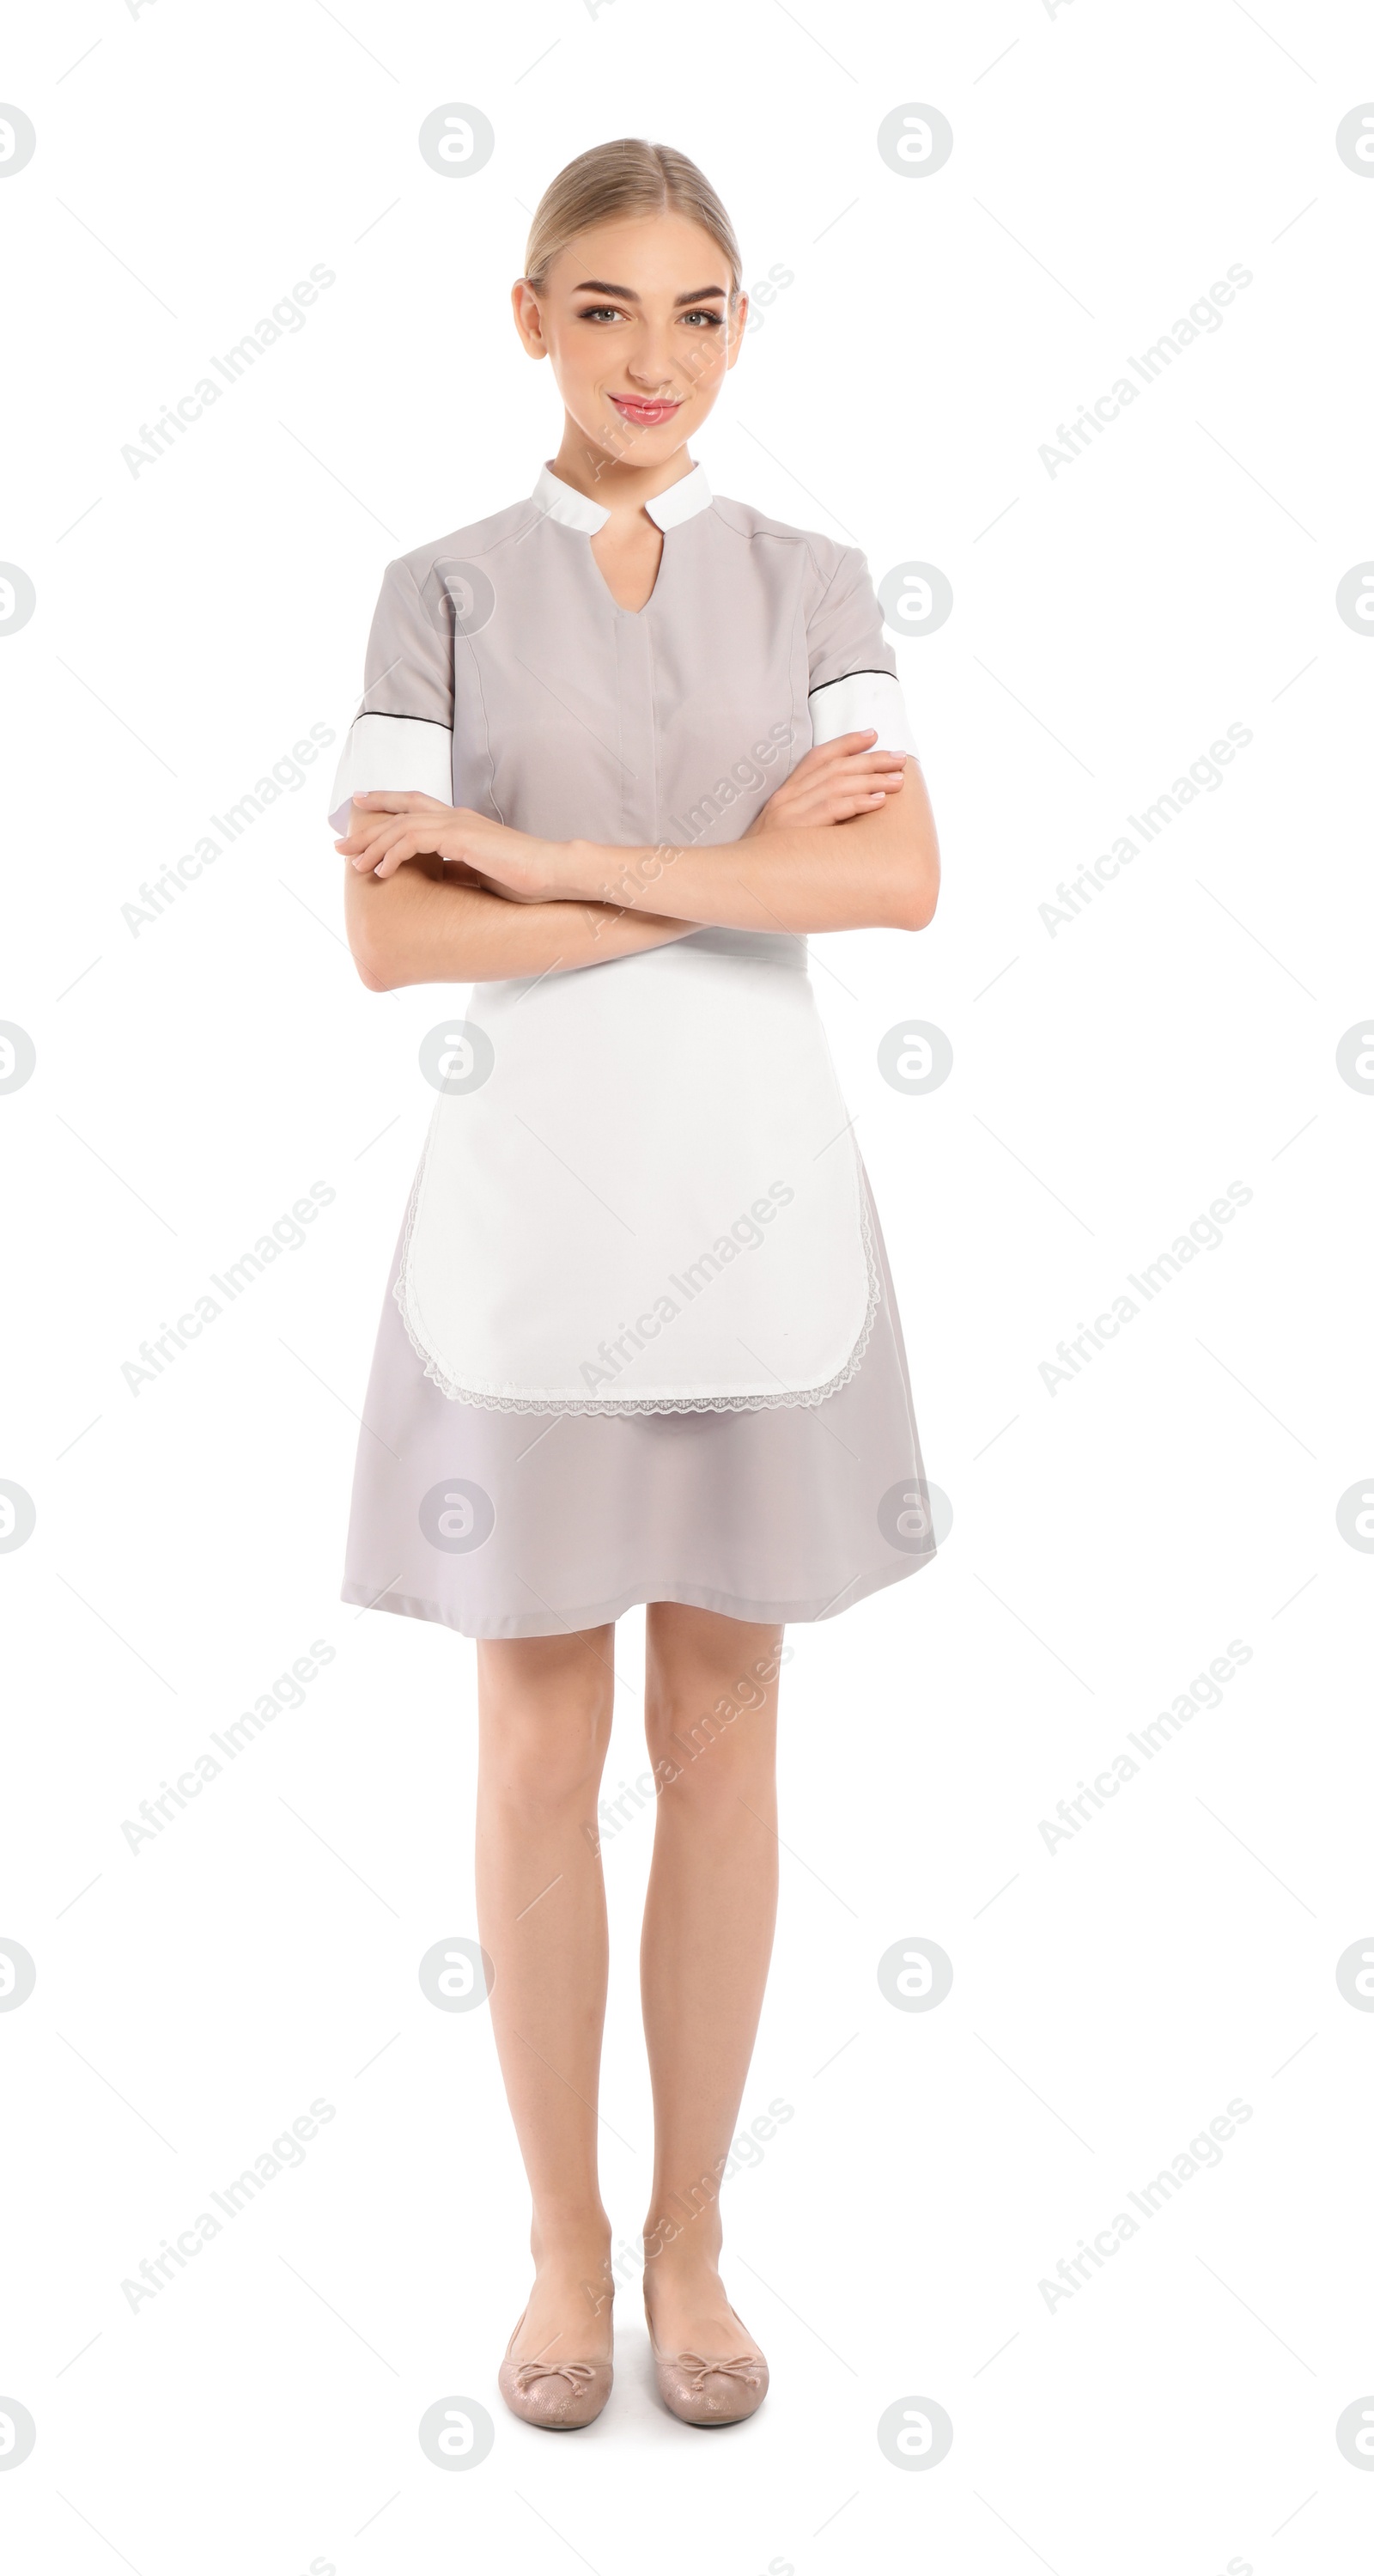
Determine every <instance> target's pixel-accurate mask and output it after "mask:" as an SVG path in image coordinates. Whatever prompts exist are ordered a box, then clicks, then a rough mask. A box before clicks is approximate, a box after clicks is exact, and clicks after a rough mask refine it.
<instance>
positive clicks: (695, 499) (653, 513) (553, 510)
mask: <svg viewBox="0 0 1374 2576" xmlns="http://www.w3.org/2000/svg"><path fill="white" fill-rule="evenodd" d="M531 497H532V498H533V500H534V502H535V504H536V506H537V507H538V508H539V509H540V510H541V511H542V512H543V515H544V517H545V518H547V519H556V520H557V522H558V524H559V526H560V527H561V528H579V529H580V530H581V532H582V534H583V535H584V536H588V537H594V536H595V535H596V532H597V530H598V528H604V527H605V525H606V521H607V520H608V519H609V517H610V515H611V514H610V511H609V510H605V509H603V508H602V506H601V503H600V502H599V501H591V500H589V499H588V498H587V495H586V493H585V492H575V491H574V490H573V488H572V485H571V484H570V483H565V482H564V481H563V480H562V477H561V476H560V475H557V474H555V473H554V472H553V470H552V468H551V467H550V466H548V465H541V466H540V468H539V473H538V476H537V479H536V481H535V486H534V492H533V494H532V496H531ZM711 500H712V492H711V486H710V484H709V483H708V482H707V480H706V468H705V466H704V465H694V466H693V467H692V470H691V473H690V474H684V475H683V476H682V477H681V479H680V480H679V481H678V482H676V483H670V484H669V486H668V489H667V491H666V492H656V493H655V495H654V497H653V499H652V501H646V502H645V504H644V507H645V509H646V510H647V511H648V513H649V516H650V518H651V519H652V520H653V522H654V525H655V526H656V527H659V528H676V527H677V526H679V524H680V523H681V521H682V520H683V519H694V518H695V517H696V514H697V512H698V510H708V509H709V508H710V506H711Z"/></svg>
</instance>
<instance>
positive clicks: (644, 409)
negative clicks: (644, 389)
mask: <svg viewBox="0 0 1374 2576" xmlns="http://www.w3.org/2000/svg"><path fill="white" fill-rule="evenodd" d="M611 400H612V402H613V403H614V404H615V407H616V410H617V411H618V412H621V413H623V414H624V417H625V419H626V420H635V421H642V422H643V423H644V424H645V426H646V427H650V426H652V424H653V423H654V422H655V421H659V420H671V419H672V416H673V414H674V412H675V411H681V409H682V405H681V403H676V402H636V401H635V400H634V399H633V397H632V396H631V395H629V394H612V396H611Z"/></svg>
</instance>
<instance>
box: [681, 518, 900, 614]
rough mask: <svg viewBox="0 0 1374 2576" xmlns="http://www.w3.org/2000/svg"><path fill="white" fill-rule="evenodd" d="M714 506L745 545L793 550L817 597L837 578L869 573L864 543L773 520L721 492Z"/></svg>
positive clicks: (799, 567)
mask: <svg viewBox="0 0 1374 2576" xmlns="http://www.w3.org/2000/svg"><path fill="white" fill-rule="evenodd" d="M712 508H713V510H714V512H715V515H716V517H717V519H718V520H719V521H720V522H721V525H722V526H723V527H724V528H726V529H727V530H728V531H729V532H730V534H731V535H732V536H734V537H737V538H738V539H739V541H740V542H741V544H743V545H746V546H750V547H760V548H763V549H765V550H767V551H768V552H770V553H779V552H783V553H790V554H791V555H792V556H793V557H794V559H795V562H796V565H797V569H798V571H799V573H801V574H802V575H803V576H804V577H806V578H807V580H808V586H809V587H811V586H813V587H814V591H815V595H816V597H817V598H820V597H823V596H824V594H825V592H826V591H827V590H828V589H829V588H830V586H831V583H832V582H834V581H835V580H836V579H840V580H841V581H844V580H846V579H848V580H852V579H853V578H854V577H855V575H856V574H859V575H865V576H866V574H867V570H868V566H867V563H866V560H865V557H864V551H863V548H862V546H845V545H841V544H840V543H839V542H838V540H837V539H836V538H834V537H826V536H822V534H821V532H820V530H819V529H818V528H794V527H792V526H791V525H790V524H789V523H788V521H787V520H786V519H772V518H770V517H769V516H768V513H767V512H766V511H765V510H756V509H755V508H754V506H753V503H752V502H750V501H730V500H726V499H724V498H723V497H722V496H721V495H720V494H719V493H716V494H715V495H714V496H713V498H712Z"/></svg>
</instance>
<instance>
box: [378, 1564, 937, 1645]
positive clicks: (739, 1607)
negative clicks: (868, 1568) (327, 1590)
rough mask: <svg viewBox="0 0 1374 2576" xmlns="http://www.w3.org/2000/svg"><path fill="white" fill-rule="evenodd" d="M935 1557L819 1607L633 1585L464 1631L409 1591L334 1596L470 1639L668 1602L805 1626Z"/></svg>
mask: <svg viewBox="0 0 1374 2576" xmlns="http://www.w3.org/2000/svg"><path fill="white" fill-rule="evenodd" d="M936 1553H937V1551H936V1550H935V1549H934V1548H933V1547H932V1548H928V1549H927V1550H926V1551H925V1553H924V1554H923V1555H921V1556H913V1557H912V1558H911V1559H910V1561H909V1562H908V1563H907V1564H905V1565H888V1566H879V1567H877V1568H875V1569H874V1570H873V1571H872V1572H870V1573H868V1574H864V1575H861V1576H858V1577H857V1578H856V1579H855V1581H854V1582H852V1583H846V1584H845V1585H844V1586H843V1587H842V1588H841V1590H840V1591H839V1592H837V1593H836V1594H835V1595H834V1598H833V1599H832V1600H830V1601H825V1602H821V1603H820V1604H817V1603H815V1602H810V1601H743V1600H741V1599H740V1598H739V1597H738V1595H736V1594H732V1593H722V1592H715V1591H712V1590H710V1589H709V1588H708V1587H707V1586H705V1585H702V1584H693V1583H676V1584H674V1585H673V1586H672V1588H671V1589H670V1590H668V1591H655V1592H645V1591H644V1590H643V1589H642V1588H640V1587H639V1586H637V1585H634V1586H631V1588H630V1589H629V1590H628V1591H626V1592H624V1593H618V1594H616V1595H615V1596H613V1598H612V1599H611V1600H609V1601H605V1602H598V1603H595V1604H593V1605H591V1606H589V1607H587V1608H582V1609H576V1610H572V1611H569V1612H568V1613H567V1614H566V1615H564V1614H563V1613H561V1612H555V1613H553V1614H552V1615H551V1614H550V1612H549V1611H548V1610H547V1609H543V1610H536V1611H531V1612H530V1614H529V1616H528V1617H526V1618H504V1619H498V1620H494V1621H492V1622H489V1623H482V1624H480V1625H478V1626H476V1627H471V1628H469V1627H467V1626H465V1625H464V1623H463V1621H462V1620H461V1619H458V1618H456V1617H455V1616H454V1615H453V1613H452V1611H451V1610H448V1609H445V1608H444V1607H443V1605H442V1604H441V1603H440V1602H437V1601H424V1600H420V1599H418V1598H417V1597H416V1596H415V1595H414V1594H412V1593H396V1592H392V1591H391V1590H390V1588H389V1586H388V1587H384V1588H383V1589H382V1590H381V1591H380V1592H376V1591H373V1590H370V1589H369V1588H368V1586H366V1585H365V1584H362V1583H352V1582H350V1583H345V1584H344V1586H343V1588H342V1590H341V1591H340V1594H339V1598H340V1600H341V1601H345V1602H347V1603H348V1604H349V1606H350V1607H351V1608H353V1609H358V1610H390V1611H392V1612H394V1613H395V1614H396V1615H397V1616H399V1617H400V1618H403V1619H424V1620H427V1621H429V1623H430V1624H431V1626H434V1627H439V1628H451V1629H452V1630H453V1631H454V1632H455V1634H456V1635H458V1636H460V1637H470V1638H472V1639H473V1640H474V1641H476V1640H478V1639H481V1638H501V1637H513V1638H519V1637H559V1636H565V1635H566V1636H577V1635H580V1634H581V1633H582V1631H583V1630H584V1629H588V1628H605V1627H608V1626H610V1625H611V1624H612V1622H613V1621H615V1620H617V1619H621V1618H623V1617H624V1616H625V1614H626V1612H627V1611H629V1610H637V1609H639V1608H641V1607H642V1606H645V1605H646V1604H647V1603H648V1602H650V1601H672V1602H676V1603H678V1604H679V1605H680V1606H681V1607H682V1608H683V1609H687V1610H714V1611H715V1612H717V1614H718V1615H719V1616H720V1617H721V1618H723V1619H740V1620H744V1621H748V1622H750V1623H752V1624H753V1625H755V1626H758V1627H776V1626H783V1627H807V1626H812V1625H814V1624H816V1623H817V1622H818V1621H820V1620H822V1619H834V1618H838V1616H839V1614H840V1612H841V1611H842V1610H849V1609H852V1608H853V1606H854V1603H855V1602H856V1601H863V1600H865V1599H867V1597H868V1595H869V1594H870V1593H873V1592H881V1591H884V1590H885V1589H886V1588H887V1586H888V1585H889V1584H892V1583H901V1582H903V1581H905V1579H906V1577H907V1576H908V1575H911V1574H919V1573H920V1572H921V1569H922V1567H923V1566H927V1565H931V1564H933V1562H934V1560H935V1556H936Z"/></svg>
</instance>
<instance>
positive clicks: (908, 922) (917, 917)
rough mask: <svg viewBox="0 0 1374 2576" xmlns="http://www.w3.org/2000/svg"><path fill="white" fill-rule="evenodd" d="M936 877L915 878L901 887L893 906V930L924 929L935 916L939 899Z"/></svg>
mask: <svg viewBox="0 0 1374 2576" xmlns="http://www.w3.org/2000/svg"><path fill="white" fill-rule="evenodd" d="M939 895H940V886H939V880H938V878H931V879H920V878H918V879H916V880H915V881H914V882H913V883H911V884H909V885H905V886H903V887H902V889H901V892H900V894H899V895H898V898H897V902H896V905H895V906H894V918H893V922H892V927H893V929H894V930H925V929H927V928H928V927H929V925H930V923H931V922H932V921H933V920H934V918H935V906H936V904H937V902H938V900H939Z"/></svg>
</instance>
